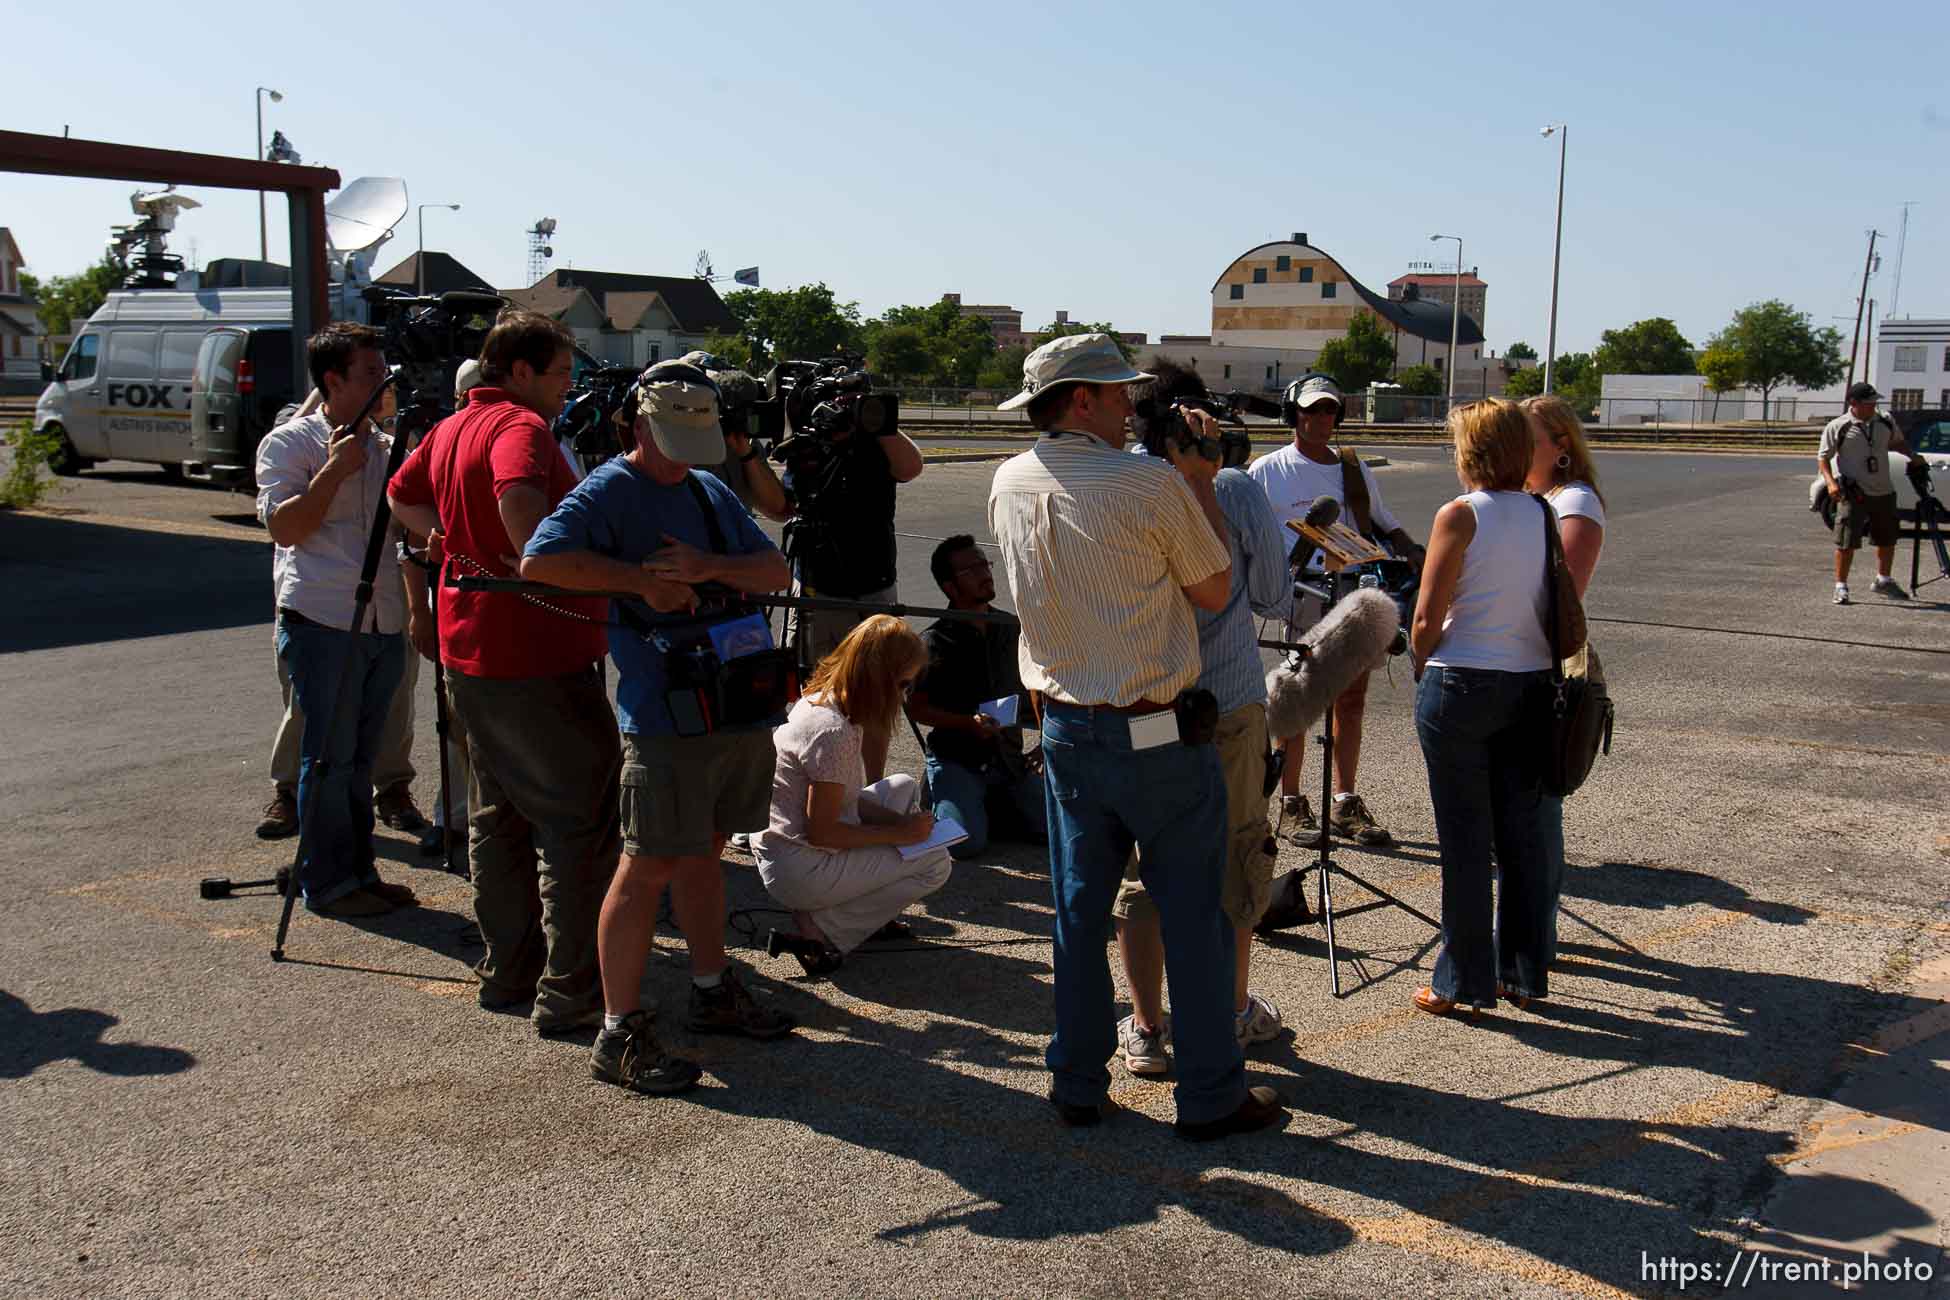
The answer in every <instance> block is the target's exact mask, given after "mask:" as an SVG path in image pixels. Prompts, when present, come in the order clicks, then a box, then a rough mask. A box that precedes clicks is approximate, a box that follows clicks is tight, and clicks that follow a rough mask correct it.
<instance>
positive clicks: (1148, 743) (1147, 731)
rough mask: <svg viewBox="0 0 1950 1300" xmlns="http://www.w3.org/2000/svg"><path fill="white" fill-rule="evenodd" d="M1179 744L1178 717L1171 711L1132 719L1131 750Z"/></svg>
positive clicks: (1167, 710)
mask: <svg viewBox="0 0 1950 1300" xmlns="http://www.w3.org/2000/svg"><path fill="white" fill-rule="evenodd" d="M1177 743H1178V715H1177V714H1176V713H1174V712H1172V711H1171V710H1170V709H1166V710H1165V711H1164V712H1163V713H1147V714H1145V715H1144V716H1143V717H1141V718H1132V719H1131V748H1132V749H1156V748H1157V747H1158V746H1160V745H1175V744H1177Z"/></svg>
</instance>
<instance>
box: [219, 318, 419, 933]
mask: <svg viewBox="0 0 1950 1300" xmlns="http://www.w3.org/2000/svg"><path fill="white" fill-rule="evenodd" d="M379 344H380V336H379V332H378V331H377V330H374V329H372V328H371V327H369V326H365V325H354V324H349V323H343V322H342V323H339V324H335V325H328V326H326V327H325V328H324V329H322V330H320V331H319V332H318V333H317V334H314V335H313V336H312V337H311V339H310V340H309V341H308V342H307V343H306V345H305V359H306V364H307V368H308V369H309V370H310V372H311V378H312V382H313V383H314V384H316V385H317V386H318V389H319V391H320V392H321V393H323V394H324V401H323V403H322V404H321V405H320V406H319V408H318V409H316V410H314V411H312V412H311V413H310V414H308V415H304V416H301V417H299V418H297V419H294V420H292V421H290V422H289V423H286V424H282V425H279V426H278V427H277V428H276V429H273V430H272V431H271V432H270V433H269V434H267V435H265V438H264V441H263V442H262V443H260V444H259V446H258V449H257V488H258V491H257V515H258V518H259V519H261V520H263V521H264V527H265V530H266V531H267V532H269V533H270V534H271V540H272V541H273V542H275V543H276V544H277V552H276V556H275V558H274V560H273V562H272V573H273V576H274V578H275V581H276V585H277V611H278V612H277V645H278V658H279V659H280V660H281V661H282V663H283V665H284V670H285V672H286V674H287V675H288V676H289V677H290V679H291V690H292V694H293V696H294V697H295V698H296V700H297V702H298V705H299V708H300V711H301V712H302V714H303V719H304V721H303V724H302V731H301V734H300V736H299V742H298V748H299V760H298V803H297V806H298V812H299V814H300V816H301V818H304V819H308V820H309V821H310V823H311V825H310V830H311V834H310V837H309V839H308V840H307V841H306V853H305V856H304V859H303V860H302V861H301V862H299V864H298V884H299V886H300V888H302V889H303V891H304V898H305V906H306V907H308V908H310V909H311V910H312V911H314V912H317V913H319V914H320V915H323V916H339V917H362V916H378V915H380V914H382V913H385V912H390V911H392V910H393V909H394V908H395V907H399V906H404V905H406V904H410V903H412V902H413V901H414V897H413V891H412V890H410V889H408V888H407V887H406V886H404V885H393V884H388V883H387V882H385V881H383V880H381V879H380V878H379V872H378V871H377V869H376V868H375V865H374V864H375V857H374V853H373V844H372V832H373V791H372V765H373V756H374V754H375V753H376V752H377V750H378V748H379V740H380V734H381V732H382V730H383V729H384V727H385V723H386V716H387V712H388V710H389V708H390V707H391V705H392V702H393V694H394V692H395V690H396V689H397V688H398V686H399V681H400V675H401V673H402V672H404V671H405V667H406V648H405V647H406V640H405V637H404V636H403V635H402V628H403V625H404V623H405V618H406V599H405V592H404V591H403V589H402V588H401V587H400V584H399V582H398V581H397V580H396V579H395V578H394V576H393V574H392V573H391V572H390V571H388V572H385V573H382V574H380V575H378V577H377V579H376V580H375V581H374V583H373V594H372V604H371V606H370V608H368V610H367V611H366V614H365V618H364V622H363V623H362V624H361V625H360V626H358V627H356V628H355V627H353V626H352V615H353V610H354V607H355V606H356V604H357V601H358V587H359V583H360V580H361V578H362V576H363V572H364V568H365V554H366V543H367V540H368V539H369V537H370V536H371V533H372V526H373V521H374V519H375V518H376V517H377V516H378V512H379V507H380V503H381V502H382V501H383V500H384V499H385V492H386V462H387V454H388V452H389V451H390V449H391V447H392V439H391V438H390V437H388V436H387V435H385V434H382V433H380V432H379V429H378V426H376V425H375V424H373V422H372V419H371V417H370V416H369V415H368V416H364V417H363V418H362V413H363V412H365V411H366V409H367V406H366V404H367V401H368V399H369V398H371V397H372V395H373V394H374V392H376V391H377V390H378V389H379V386H380V384H381V383H382V382H383V381H384V379H385V378H386V359H385V357H384V356H383V355H381V353H380V350H379ZM385 400H386V399H384V398H383V397H382V399H381V401H380V402H379V403H375V404H374V405H373V407H372V410H373V412H375V413H378V414H381V415H383V414H384V413H385V410H386V407H385V405H384V402H385ZM355 421H356V423H355ZM335 710H336V711H335Z"/></svg>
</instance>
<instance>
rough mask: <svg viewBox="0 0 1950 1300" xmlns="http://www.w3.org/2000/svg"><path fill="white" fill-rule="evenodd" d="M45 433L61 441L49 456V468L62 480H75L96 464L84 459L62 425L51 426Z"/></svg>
mask: <svg viewBox="0 0 1950 1300" xmlns="http://www.w3.org/2000/svg"><path fill="white" fill-rule="evenodd" d="M43 432H45V433H48V434H52V435H53V436H54V437H56V438H59V439H60V440H61V442H60V445H59V446H57V447H56V448H55V449H54V450H53V451H50V452H49V453H48V454H47V467H48V468H49V469H51V470H53V471H54V472H55V473H56V474H59V475H60V476H61V477H62V478H73V477H74V476H75V475H76V474H79V473H81V471H82V470H84V469H87V468H88V467H89V466H90V465H92V464H94V462H93V461H89V460H83V459H82V457H81V453H80V452H78V451H76V450H75V449H74V442H73V440H72V439H70V438H69V437H68V431H67V430H66V429H63V428H62V427H61V426H60V425H58V424H50V425H48V426H47V428H46V429H45V430H43Z"/></svg>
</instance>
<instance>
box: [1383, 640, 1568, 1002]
mask: <svg viewBox="0 0 1950 1300" xmlns="http://www.w3.org/2000/svg"><path fill="white" fill-rule="evenodd" d="M1549 681H1550V674H1549V672H1548V671H1539V672H1528V673H1506V672H1493V671H1490V670H1488V669H1481V668H1440V667H1431V668H1429V669H1428V670H1427V671H1426V672H1424V673H1423V674H1422V683H1421V686H1420V688H1419V689H1418V690H1417V691H1416V694H1415V731H1416V734H1417V735H1418V736H1420V737H1421V740H1422V757H1423V759H1424V760H1425V761H1426V762H1427V764H1428V769H1429V800H1430V802H1431V803H1433V804H1434V805H1435V829H1436V839H1437V841H1438V843H1439V845H1440V848H1441V854H1442V953H1441V955H1440V956H1438V957H1437V958H1436V963H1435V977H1434V978H1433V979H1432V980H1431V981H1430V987H1431V988H1432V989H1433V990H1434V991H1435V993H1436V995H1437V996H1438V997H1444V998H1449V999H1452V1000H1454V1001H1457V1002H1466V1003H1470V1004H1472V1005H1475V1006H1481V1007H1487V1006H1494V1005H1495V1001H1496V990H1497V986H1498V985H1499V984H1500V985H1502V986H1503V987H1504V988H1506V989H1508V990H1509V991H1510V992H1512V993H1515V994H1519V995H1521V996H1524V997H1538V998H1541V997H1543V996H1545V994H1546V992H1547V980H1546V967H1547V966H1548V964H1549V945H1550V934H1551V930H1552V925H1551V914H1552V911H1553V909H1554V908H1555V906H1556V901H1557V900H1556V895H1555V894H1554V892H1553V890H1552V882H1553V881H1556V880H1558V879H1560V878H1561V877H1562V875H1563V866H1562V856H1563V842H1564V841H1563V831H1562V826H1561V823H1559V822H1558V821H1557V819H1558V818H1559V817H1560V816H1561V814H1562V805H1561V804H1560V803H1559V802H1558V801H1557V800H1554V799H1548V798H1546V797H1545V795H1544V790H1543V786H1542V784H1541V783H1540V780H1539V777H1540V772H1541V764H1542V759H1543V732H1542V726H1541V709H1540V706H1539V700H1540V699H1541V697H1542V693H1543V691H1544V690H1545V689H1547V684H1548V683H1549ZM1492 850H1494V852H1495V865H1494V866H1492V865H1491V852H1492ZM1493 880H1494V881H1495V882H1496V883H1495V888H1494V892H1495V895H1496V897H1495V903H1494V907H1492V902H1491V893H1492V888H1493V886H1492V882H1493Z"/></svg>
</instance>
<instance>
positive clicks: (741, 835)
mask: <svg viewBox="0 0 1950 1300" xmlns="http://www.w3.org/2000/svg"><path fill="white" fill-rule="evenodd" d="M730 843H731V847H732V848H734V849H737V850H738V851H739V852H740V853H750V852H751V851H752V837H751V836H750V835H747V834H746V833H745V832H744V831H739V832H738V833H737V834H736V835H733V836H732V837H731V841H730Z"/></svg>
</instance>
